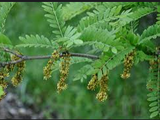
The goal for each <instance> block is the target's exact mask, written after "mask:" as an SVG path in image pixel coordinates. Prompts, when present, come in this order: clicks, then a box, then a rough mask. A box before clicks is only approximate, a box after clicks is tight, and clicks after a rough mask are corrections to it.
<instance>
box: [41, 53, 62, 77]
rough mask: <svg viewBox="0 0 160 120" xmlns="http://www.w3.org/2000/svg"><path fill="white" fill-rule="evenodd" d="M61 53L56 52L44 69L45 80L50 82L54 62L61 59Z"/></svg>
mask: <svg viewBox="0 0 160 120" xmlns="http://www.w3.org/2000/svg"><path fill="white" fill-rule="evenodd" d="M59 57H60V56H59V52H58V51H56V50H55V51H54V52H53V53H52V57H51V59H50V60H49V61H48V63H47V66H45V67H44V69H43V74H44V79H45V80H48V79H49V78H50V77H51V74H52V72H53V71H52V68H53V66H54V62H55V61H56V60H57V59H58V58H59Z"/></svg>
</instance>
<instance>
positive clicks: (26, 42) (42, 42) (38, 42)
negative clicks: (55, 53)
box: [16, 35, 58, 49]
mask: <svg viewBox="0 0 160 120" xmlns="http://www.w3.org/2000/svg"><path fill="white" fill-rule="evenodd" d="M19 39H20V40H21V41H22V43H21V44H19V45H16V47H41V48H53V49H57V48H58V44H57V43H56V42H51V41H50V40H49V39H48V38H46V37H44V36H43V35H41V36H39V35H35V36H34V35H26V36H25V37H19Z"/></svg>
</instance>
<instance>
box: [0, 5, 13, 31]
mask: <svg viewBox="0 0 160 120" xmlns="http://www.w3.org/2000/svg"><path fill="white" fill-rule="evenodd" d="M14 4H15V2H8V3H6V2H1V3H0V32H2V33H3V32H4V31H5V29H4V26H5V21H6V18H7V15H8V13H9V12H10V10H11V8H12V7H13V5H14Z"/></svg>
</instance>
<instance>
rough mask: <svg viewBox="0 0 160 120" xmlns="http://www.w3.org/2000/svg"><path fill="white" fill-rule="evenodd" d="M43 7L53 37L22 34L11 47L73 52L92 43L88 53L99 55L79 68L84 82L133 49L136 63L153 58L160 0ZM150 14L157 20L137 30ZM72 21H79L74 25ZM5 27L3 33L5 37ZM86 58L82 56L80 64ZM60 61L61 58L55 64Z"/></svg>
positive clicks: (158, 34) (48, 4)
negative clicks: (155, 16)
mask: <svg viewBox="0 0 160 120" xmlns="http://www.w3.org/2000/svg"><path fill="white" fill-rule="evenodd" d="M7 4H8V3H4V4H0V7H1V10H0V12H2V13H3V14H4V13H5V15H4V16H2V17H1V18H0V24H1V25H2V26H3V25H4V20H5V19H6V15H7V14H8V12H9V10H10V8H11V7H12V4H13V3H10V5H7ZM6 7H7V9H6ZM42 8H43V9H44V11H45V12H46V14H45V17H46V18H47V21H48V22H49V25H50V27H52V33H51V34H52V35H53V36H54V38H52V39H49V38H47V37H45V36H43V35H38V34H37V35H26V36H25V37H22V36H21V37H19V39H20V40H21V43H20V44H18V45H16V46H12V47H14V48H16V49H18V48H27V47H35V48H36V47H39V48H49V49H52V50H57V49H61V51H69V52H70V51H71V50H72V49H74V48H78V47H84V46H86V45H87V46H90V47H91V50H89V51H88V53H94V54H96V55H98V56H99V59H97V60H91V61H89V60H86V61H89V63H91V64H87V65H85V66H83V67H82V68H80V69H79V70H78V71H77V74H76V75H75V78H74V80H80V81H83V80H84V79H86V78H87V77H88V76H91V75H94V74H97V77H98V80H101V78H102V77H103V73H106V71H110V70H112V69H113V68H115V67H117V66H118V65H120V64H123V61H124V60H125V59H126V56H127V55H128V54H130V53H131V52H133V50H136V55H135V56H134V58H135V59H134V62H133V63H134V65H136V64H138V63H139V62H142V61H149V60H153V59H154V57H153V53H156V49H155V48H156V46H157V45H155V44H154V42H153V41H151V40H153V39H156V38H158V37H160V25H159V22H160V21H159V20H160V19H159V12H160V4H159V3H158V2H111V3H109V2H100V3H97V2H94V3H86V2H78V3H72V2H70V3H67V4H65V5H64V4H62V3H58V2H44V3H43V5H42ZM151 13H157V22H156V23H155V24H153V25H150V26H148V27H147V28H146V29H145V30H144V31H143V32H142V33H141V34H139V33H138V32H137V29H138V25H139V21H140V19H141V18H143V17H145V16H147V15H149V14H151ZM1 19H2V20H1ZM71 22H72V23H73V22H74V23H76V24H74V25H71V24H70V23H71ZM2 28H3V27H1V29H0V30H1V36H4V34H2V33H3V30H2ZM6 41H7V38H6V37H3V38H0V43H1V45H2V44H3V45H4V43H5V44H7V45H9V44H10V43H8V42H7V43H6ZM84 61H85V60H84V59H79V61H78V63H80V62H84ZM58 63H59V61H57V62H56V63H55V64H57V65H58ZM75 63H76V61H74V60H72V59H71V64H75ZM158 65H159V63H158ZM55 66H56V65H55ZM55 69H57V67H56V68H55ZM158 74H159V73H158ZM110 79H112V78H110ZM154 79H156V80H159V78H154ZM107 81H108V80H107ZM158 82H159V81H156V84H159V83H158ZM154 87H155V86H154ZM0 93H1V92H0ZM150 99H153V98H150ZM150 99H149V100H150ZM157 99H158V101H157V104H156V103H154V105H153V104H152V105H153V106H154V107H156V108H154V110H153V108H151V109H152V110H150V111H151V112H153V113H152V114H151V117H155V116H158V115H160V114H159V112H160V111H159V110H160V106H159V104H160V101H159V98H155V100H157ZM150 101H152V100H150ZM152 105H151V106H152ZM155 105H156V106H155Z"/></svg>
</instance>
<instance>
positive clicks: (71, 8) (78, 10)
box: [62, 2, 98, 21]
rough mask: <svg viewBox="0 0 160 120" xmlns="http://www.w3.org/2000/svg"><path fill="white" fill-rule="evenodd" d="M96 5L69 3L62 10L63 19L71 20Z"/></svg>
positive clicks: (91, 3) (93, 3) (94, 3)
mask: <svg viewBox="0 0 160 120" xmlns="http://www.w3.org/2000/svg"><path fill="white" fill-rule="evenodd" d="M97 4H98V3H96V2H70V3H68V4H66V5H65V6H64V7H63V8H62V13H63V19H64V20H65V21H67V20H71V19H72V18H74V17H76V16H77V15H80V14H82V13H84V12H85V11H88V10H90V9H92V8H94V7H95V6H96V5H97Z"/></svg>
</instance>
